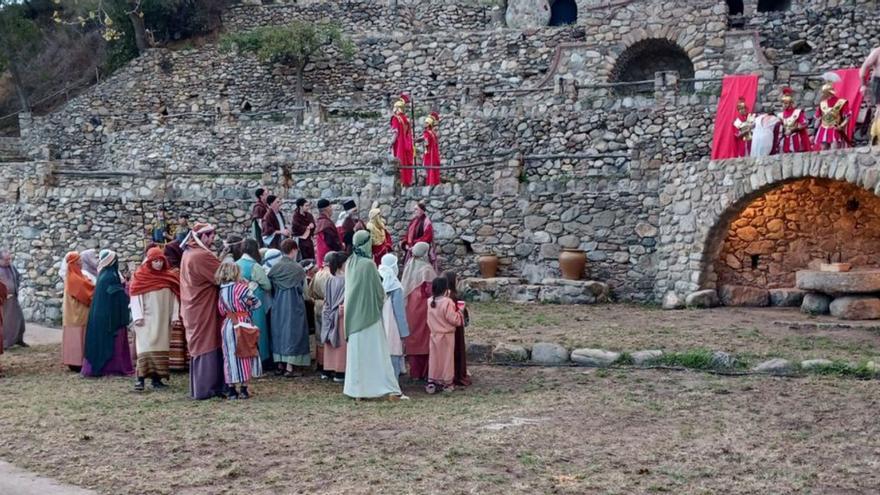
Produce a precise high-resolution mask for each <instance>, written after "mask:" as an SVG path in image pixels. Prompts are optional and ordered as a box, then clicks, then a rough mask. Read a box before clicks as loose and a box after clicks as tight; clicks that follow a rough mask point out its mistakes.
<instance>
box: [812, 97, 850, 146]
mask: <svg viewBox="0 0 880 495" xmlns="http://www.w3.org/2000/svg"><path fill="white" fill-rule="evenodd" d="M849 118H850V108H849V102H848V101H846V100H845V99H844V98H840V97H838V96H837V92H836V91H835V90H834V85H833V84H832V83H830V82H828V83H825V84H824V85H822V101H820V102H819V107H818V108H816V120H818V121H819V130H818V131H817V132H816V143H815V148H816V150H817V151H818V150H827V149H835V148H846V146H847V141H848V138H847V135H846V126H847V123H848V122H849Z"/></svg>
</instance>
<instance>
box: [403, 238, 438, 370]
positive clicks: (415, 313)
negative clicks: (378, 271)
mask: <svg viewBox="0 0 880 495" xmlns="http://www.w3.org/2000/svg"><path fill="white" fill-rule="evenodd" d="M411 252H412V257H411V258H410V260H409V261H407V263H406V265H405V266H404V268H403V279H402V280H401V284H402V286H403V297H404V298H405V300H406V321H407V323H408V324H409V337H407V338H406V339H405V341H404V349H405V351H406V361H407V363H409V376H410V377H411V378H413V379H415V380H427V378H428V349H429V347H430V339H431V331H430V329H429V328H428V299H430V298H431V282H432V281H433V280H434V279H435V278H436V277H437V272H436V271H435V270H434V267H432V266H431V264H430V263H428V261H427V256H428V245H427V244H426V243H424V242H419V243H416V244H415V245H414V246H413V248H412V250H411Z"/></svg>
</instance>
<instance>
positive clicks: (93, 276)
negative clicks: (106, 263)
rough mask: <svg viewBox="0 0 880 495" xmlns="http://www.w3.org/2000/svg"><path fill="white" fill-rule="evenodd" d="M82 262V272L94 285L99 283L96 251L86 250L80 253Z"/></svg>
mask: <svg viewBox="0 0 880 495" xmlns="http://www.w3.org/2000/svg"><path fill="white" fill-rule="evenodd" d="M79 256H80V259H81V261H82V271H83V275H85V276H86V277H87V278H88V279H89V280H91V281H92V283H95V282H97V281H98V252H97V251H95V250H94V249H86V250H85V251H83V252H81V253H79Z"/></svg>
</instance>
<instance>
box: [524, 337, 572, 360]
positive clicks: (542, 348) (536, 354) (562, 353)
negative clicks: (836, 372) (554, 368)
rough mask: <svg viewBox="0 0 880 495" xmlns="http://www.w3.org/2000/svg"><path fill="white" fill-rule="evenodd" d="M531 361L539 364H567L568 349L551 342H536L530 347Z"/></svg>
mask: <svg viewBox="0 0 880 495" xmlns="http://www.w3.org/2000/svg"><path fill="white" fill-rule="evenodd" d="M532 361H534V362H535V363H539V364H563V363H567V362H568V349H566V348H565V347H562V346H561V345H559V344H556V343H552V342H538V343H537V344H535V345H533V346H532Z"/></svg>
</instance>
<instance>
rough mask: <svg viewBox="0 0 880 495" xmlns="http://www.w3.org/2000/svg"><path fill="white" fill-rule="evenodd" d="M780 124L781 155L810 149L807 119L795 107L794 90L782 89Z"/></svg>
mask: <svg viewBox="0 0 880 495" xmlns="http://www.w3.org/2000/svg"><path fill="white" fill-rule="evenodd" d="M777 116H778V117H779V120H780V121H781V123H780V126H779V127H780V132H779V145H778V147H777V149H778V152H779V153H800V152H802V151H808V150H809V149H810V135H809V133H808V132H807V117H806V115H804V112H803V111H802V110H801V109H800V108H795V106H794V90H793V89H791V88H787V87H786V88H782V111H781V112H779V114H777Z"/></svg>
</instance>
